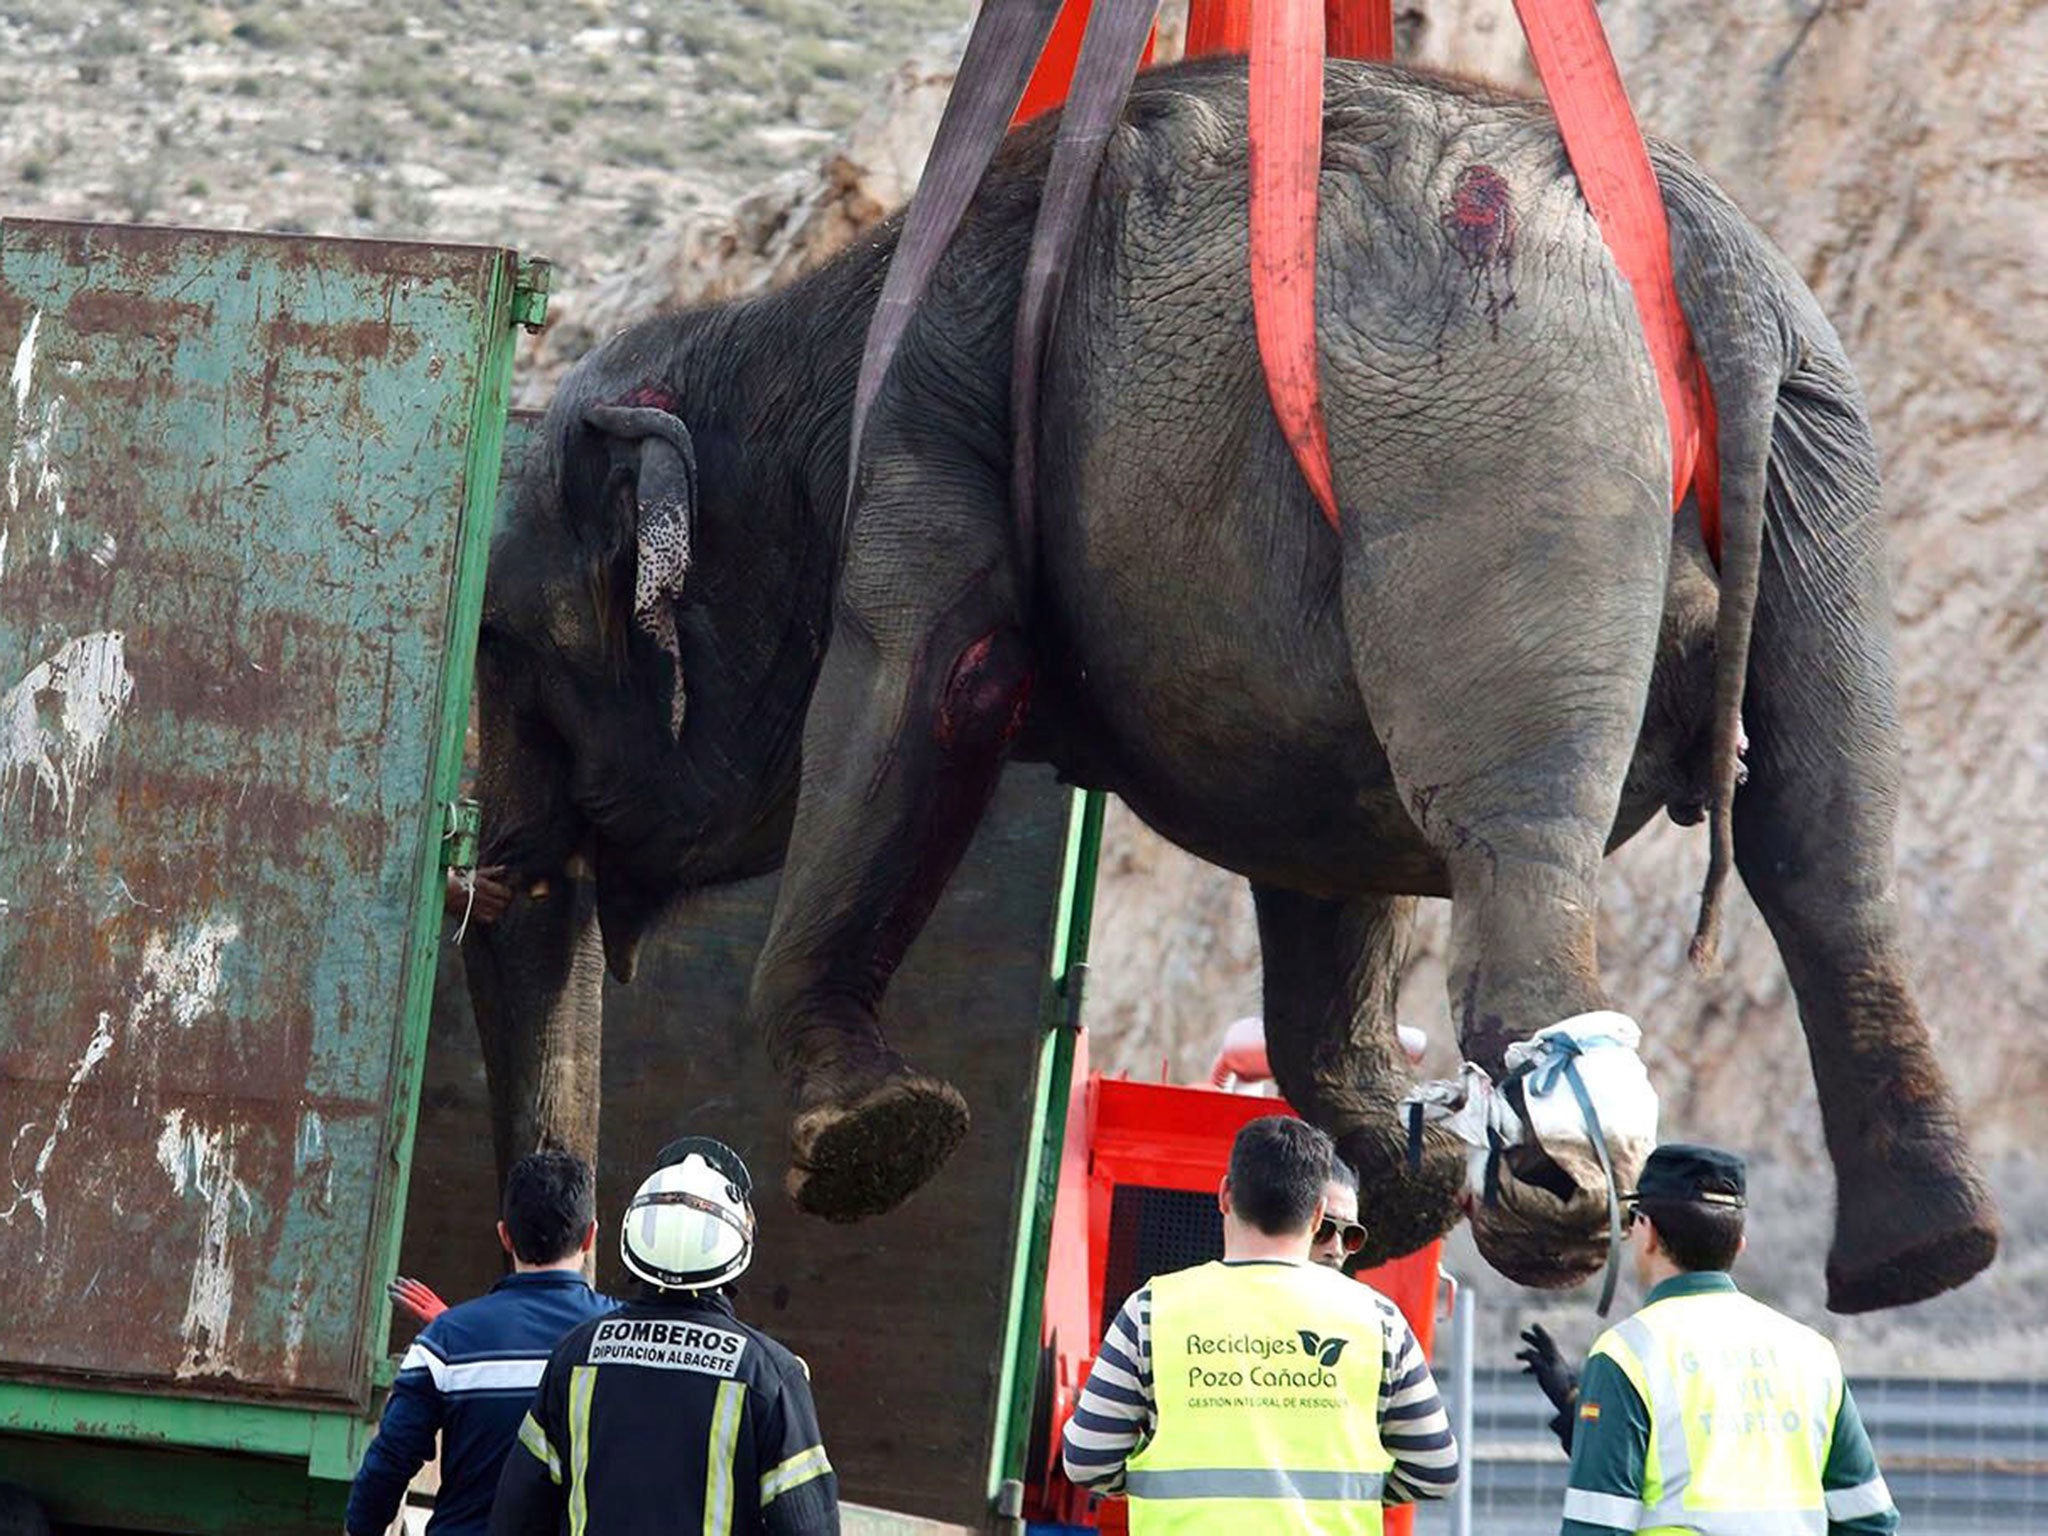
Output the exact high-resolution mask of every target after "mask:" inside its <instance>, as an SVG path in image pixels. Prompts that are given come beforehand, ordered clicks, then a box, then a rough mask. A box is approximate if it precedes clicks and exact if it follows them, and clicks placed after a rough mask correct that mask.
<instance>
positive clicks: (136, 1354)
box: [0, 220, 517, 1440]
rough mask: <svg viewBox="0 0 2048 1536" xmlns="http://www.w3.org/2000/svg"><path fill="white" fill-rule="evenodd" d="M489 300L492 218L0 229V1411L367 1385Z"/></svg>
mask: <svg viewBox="0 0 2048 1536" xmlns="http://www.w3.org/2000/svg"><path fill="white" fill-rule="evenodd" d="M516 288H517V274H516V270H515V259H514V257H513V255H512V253H511V252H509V251H504V250H497V249H487V248H481V247H454V246H434V245H413V244H405V245H401V244H392V243H384V242H372V241H341V240H317V239H306V238H282V237H271V236H261V235H243V234H228V233H216V232H204V231H189V230H168V229H143V228H111V227H106V226H92V225H72V224H59V223H42V222H32V221H15V220H9V221H6V222H5V224H4V225H0V368H5V369H7V370H8V372H7V374H6V378H5V381H4V389H5V397H4V399H0V463H4V466H5V469H4V473H5V481H6V483H5V486H4V488H0V498H4V499H0V1158H4V1171H0V1254H4V1262H0V1318H4V1319H6V1324H5V1326H4V1327H0V1383H11V1384H12V1385H11V1386H6V1387H4V1389H0V1396H4V1397H7V1398H8V1401H9V1402H10V1403H12V1404H13V1405H14V1406H15V1407H18V1406H19V1404H20V1403H21V1402H23V1401H27V1400H28V1396H29V1395H32V1394H30V1393H29V1389H28V1386H27V1385H26V1384H30V1383H41V1384H43V1386H44V1387H45V1388H47V1387H51V1386H56V1387H66V1386H69V1387H91V1388H95V1389H99V1390H100V1391H102V1392H105V1391H107V1390H109V1389H111V1390H112V1391H114V1392H117V1393H119V1392H134V1393H141V1394H144V1395H145V1396H146V1397H148V1398H151V1399H154V1400H156V1401H158V1402H169V1401H173V1400H180V1399H190V1398H199V1399H205V1398H224V1399H230V1400H239V1401H244V1402H258V1401H260V1402H264V1403H270V1404H291V1403H297V1404H300V1405H303V1406H314V1407H317V1406H320V1405H322V1404H334V1405H337V1406H339V1405H348V1406H352V1407H360V1406H361V1405H365V1404H367V1403H368V1401H369V1393H370V1384H371V1375H372V1367H373V1364H374V1357H375V1356H377V1355H378V1354H381V1351H382V1344H383V1338H382V1333H383V1327H382V1325H383V1317H384V1302H383V1298H382V1295H381V1282H382V1279H383V1277H384V1276H386V1275H388V1274H389V1272H390V1267H391V1265H392V1263H393V1262H394V1259H395V1250H396V1244H397V1238H398V1221H399V1216H400V1213H401V1211H402V1209H403V1202H404V1198H405V1171H406V1163H407V1157H408V1153H409V1149H410V1140H411V1135H412V1126H413V1111H414V1106H415V1102H416V1095H417V1088H418V1076H419V1061H420V1057H421V1054H422V1051H423V1047H424V1039H425V1026H426V1009H427V1002H428V998H429V994H430V990H431V985H432V979H433V954H432V942H433V934H434V929H435V924H436V921H437V916H438V906H439V903H438V900H437V894H438V872H437V866H438V850H439V843H440V839H441V832H442V825H443V806H444V802H445V801H446V800H447V799H448V798H449V797H450V796H452V795H453V793H454V792H455V786H456V774H457V771H458V768H459V758H460V751H461V730H462V722H463V716H464V711H465V709H466V705H467V696H468V677H469V668H470V662H471V659H472V650H473V646H474V641H475V628H476V618H477V611H478V606H479V603H480V601H481V587H482V556H483V542H484V540H485V539H486V537H487V535H488V527H489V514H490V508H491V500H490V498H491V496H492V494H493V491H494V487H495V481H496V477H497V472H498V459H499V446H500V438H501V434H502V429H503V422H504V415H505V405H506V388H507V381H508V375H509V368H510V357H511V341H512V335H513V332H512V324H511V323H512V318H513V314H514V304H515V289H516ZM38 1400H40V1401H57V1400H59V1399H57V1398H52V1397H50V1396H49V1395H48V1394H47V1393H45V1394H44V1396H43V1397H42V1398H40V1399H38ZM102 1401H103V1402H104V1401H106V1399H104V1398H103V1399H102ZM140 1417H141V1418H146V1417H147V1415H146V1414H141V1415H140ZM110 1423H111V1421H110ZM138 1423H139V1419H138V1417H137V1416H136V1415H133V1414H131V1415H129V1416H128V1419H127V1428H126V1429H124V1430H116V1431H115V1432H119V1433H128V1434H135V1433H141V1434H143V1436H144V1437H145V1438H164V1435H163V1434H162V1432H161V1431H160V1430H159V1431H151V1430H149V1429H148V1428H147V1427H146V1426H144V1427H141V1428H138ZM7 1426H11V1427H13V1428H15V1429H31V1430H33V1429H42V1430H45V1431H47V1430H49V1429H51V1428H58V1427H59V1426H45V1425H38V1424H36V1423H35V1422H34V1416H33V1415H32V1414H24V1413H21V1412H14V1411H12V1409H10V1411H9V1413H8V1414H7V1415H5V1416H4V1417H0V1427H7ZM92 1428H93V1426H92V1425H91V1424H88V1423H85V1422H83V1421H81V1422H79V1423H78V1424H77V1425H76V1426H75V1428H73V1429H71V1430H70V1431H67V1432H72V1433H78V1432H83V1433H91V1432H92ZM173 1438H175V1436H173ZM228 1438H229V1439H230V1440H232V1439H233V1437H232V1436H230V1437H228Z"/></svg>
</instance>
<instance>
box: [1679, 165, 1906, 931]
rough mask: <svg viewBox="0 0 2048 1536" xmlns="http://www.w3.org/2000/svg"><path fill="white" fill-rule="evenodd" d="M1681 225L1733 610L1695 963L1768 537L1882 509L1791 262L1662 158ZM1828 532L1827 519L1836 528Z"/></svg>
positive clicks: (1871, 454) (1735, 767)
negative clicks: (1841, 511) (1710, 417)
mask: <svg viewBox="0 0 2048 1536" xmlns="http://www.w3.org/2000/svg"><path fill="white" fill-rule="evenodd" d="M1653 156H1654V158H1655V160H1656V164H1657V172H1658V179H1659V181H1660V183H1661V184H1662V187H1663V191H1664V200H1665V206H1666V209H1667V210H1668V212H1669V213H1670V216H1671V234H1672V265H1673V272H1674V275H1675V276H1676V278H1677V282H1678V293H1679V301H1680V303H1681V304H1682V305H1683V306H1684V309H1685V313H1686V318H1687V321H1688V322H1689V323H1690V325H1691V327H1692V333H1693V340H1694V343H1695V345H1696V346H1697V347H1698V349H1699V354H1700V360H1701V362H1702V363H1704V364H1705V366H1706V370H1707V378H1708V380H1709V382H1710V383H1711V384H1712V386H1713V392H1714V404H1715V409H1716V414H1717V415H1718V418H1719V430H1718V435H1717V439H1716V441H1717V446H1718V451H1719V458H1720V480H1721V552H1720V553H1721V602H1720V610H1719V613H1718V615H1717V617H1716V622H1715V630H1714V698H1713V714H1712V760H1711V766H1710V776H1709V785H1710V794H1711V799H1710V800H1709V805H1708V812H1709V823H1708V825H1709V836H1710V841H1711V853H1710V855H1709V858H1708V864H1707V877H1706V881H1705V884H1704V886H1703V888H1702V890H1701V892H1700V907H1699V919H1698V922H1697V924H1696V926H1695V928H1694V931H1693V938H1692V946H1691V956H1692V960H1693V963H1694V964H1696V965H1700V966H1705V965H1708V964H1710V963H1711V962H1712V960H1713V958H1714V954H1715V949H1716V945H1717V943H1718V941H1719V937H1720V928H1721V908H1722V901H1723V898H1724V896H1725V894H1726V887H1727V882H1728V876H1729V874H1730V872H1731V871H1733V869H1734V868H1735V829H1734V807H1735V792H1736V789H1737V787H1738V786H1739V785H1740V783H1741V780H1742V771H1743V770H1742V737H1743V731H1742V696H1743V689H1744V686H1745V684H1746V683H1747V680H1748V676H1749V656H1750V641H1751V637H1752V635H1753V633H1754V630H1755V626H1756V616H1757V599H1758V593H1759V590H1760V587H1761V584H1762V576H1763V550H1764V531H1765V529H1766V528H1767V527H1770V526H1777V527H1779V528H1782V529H1797V528H1800V527H1802V526H1805V525H1806V524H1807V523H1808V522H1809V521H1811V520H1813V519H1814V518H1815V517H1816V515H1817V514H1818V513H1819V512H1820V509H1822V508H1824V507H1826V506H1829V505H1831V504H1835V503H1839V502H1842V501H1845V500H1853V501H1856V502H1859V503H1864V504H1872V505H1874V504H1875V501H1876V482H1877V459H1876V451H1875V448H1874V447H1873V445H1872V442H1871V438H1870V427H1869V416H1868V411H1867V409H1866V408H1865V406H1864V403H1863V397H1862V394H1861V391H1860V390H1859V389H1858V388H1857V384H1856V380H1855V376H1854V374H1853V373H1852V372H1851V371H1850V368H1849V365H1848V361H1847V358H1846V357H1845V356H1844V354H1843V351H1842V345H1841V341H1840V339H1839V338H1838V337H1837V336H1836V335H1835V333H1834V328H1833V327H1832V326H1830V325H1829V324H1828V322H1827V319H1826V317H1825V316H1824V315H1823V314H1822V313H1821V311H1820V306H1819V305H1818V304H1817V303H1816V302H1815V301H1814V298H1813V295H1812V294H1811V293H1810V292H1809V291H1808V290H1807V288H1806V285H1805V284H1804V283H1803V282H1802V281H1801V280H1800V278H1799V276H1798V274H1797V273H1796V272H1794V271H1793V269H1792V267H1791V265H1790V263H1788V262H1787V261H1786V260H1785V258H1784V256H1783V255H1782V254H1780V253H1779V252H1778V251H1777V250H1775V249H1773V248H1772V247H1771V246H1770V245H1769V243H1768V242H1766V241H1765V240H1764V239H1763V238H1762V237H1761V236H1760V235H1759V234H1758V233H1757V232H1756V230H1755V229H1754V227H1753V226H1751V224H1750V223H1749V221H1748V220H1747V219H1745V218H1744V217H1743V215H1742V214H1741V212H1740V211H1739V210H1738V209H1736V207H1735V206H1734V204H1733V203H1731V202H1730V201H1729V200H1728V198H1727V197H1726V195H1725V194H1723V193H1722V192H1721V191H1720V189H1719V188H1717V187H1715V186H1714V185H1713V183H1712V182H1710V181H1708V180H1707V178H1706V177H1705V176H1704V175H1703V174H1702V173H1701V172H1700V170H1699V168H1698V167H1697V166H1695V165H1693V164H1692V163H1691V162H1690V161H1688V160H1685V159H1684V158H1683V157H1682V156H1679V155H1677V154H1676V153H1675V152H1673V151H1670V150H1668V149H1665V148H1664V147H1663V146H1661V145H1660V146H1654V147H1653ZM1823 521H1825V519H1823Z"/></svg>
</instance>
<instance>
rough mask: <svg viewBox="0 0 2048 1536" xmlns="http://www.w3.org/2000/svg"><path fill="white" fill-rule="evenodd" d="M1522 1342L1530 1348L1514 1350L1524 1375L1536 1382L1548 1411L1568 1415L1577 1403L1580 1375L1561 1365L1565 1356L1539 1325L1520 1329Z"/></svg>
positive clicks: (1533, 1324) (1535, 1324)
mask: <svg viewBox="0 0 2048 1536" xmlns="http://www.w3.org/2000/svg"><path fill="white" fill-rule="evenodd" d="M1522 1342H1523V1343H1524V1344H1526V1345H1528V1346H1529V1347H1528V1348H1527V1349H1521V1350H1517V1351H1516V1352H1515V1358H1516V1359H1517V1360H1519V1361H1521V1362H1522V1369H1523V1371H1525V1372H1526V1373H1527V1374H1529V1375H1531V1376H1533V1377H1535V1378H1536V1385H1537V1386H1539V1387H1541V1388H1542V1389H1543V1395H1544V1396H1545V1397H1547V1398H1549V1399H1550V1406H1551V1407H1553V1408H1555V1409H1557V1410H1559V1411H1560V1412H1567V1411H1569V1410H1570V1409H1571V1407H1572V1405H1573V1404H1574V1403H1576V1402H1577V1401H1578V1397H1579V1373H1578V1372H1577V1371H1575V1370H1573V1369H1572V1368H1571V1367H1570V1366H1568V1365H1566V1364H1565V1363H1564V1356H1563V1355H1561V1354H1559V1353H1558V1352H1557V1341H1556V1340H1555V1339H1553V1338H1551V1336H1550V1334H1549V1333H1548V1332H1547V1331H1546V1330H1545V1329H1544V1327H1543V1325H1542V1324H1541V1323H1531V1324H1530V1325H1529V1326H1528V1327H1527V1328H1525V1329H1523V1330H1522Z"/></svg>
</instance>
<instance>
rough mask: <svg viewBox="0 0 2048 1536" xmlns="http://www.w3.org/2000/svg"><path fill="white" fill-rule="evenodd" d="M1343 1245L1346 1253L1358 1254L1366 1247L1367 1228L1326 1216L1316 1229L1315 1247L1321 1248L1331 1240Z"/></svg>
mask: <svg viewBox="0 0 2048 1536" xmlns="http://www.w3.org/2000/svg"><path fill="white" fill-rule="evenodd" d="M1333 1237H1334V1238H1336V1239H1337V1241H1338V1242H1339V1243H1341V1244H1343V1247H1344V1251H1345V1252H1346V1253H1356V1252H1358V1250H1359V1249H1361V1248H1363V1247H1364V1246H1365V1228H1364V1227H1362V1226H1360V1225H1359V1224H1358V1223H1357V1222H1355V1221H1338V1220H1336V1219H1334V1218H1332V1217H1329V1216H1325V1217H1324V1218H1323V1220H1322V1224H1321V1225H1320V1226H1318V1227H1317V1228H1316V1240H1315V1246H1316V1247H1318V1248H1320V1247H1322V1246H1323V1244H1325V1243H1327V1242H1328V1241H1329V1240H1330V1239H1331V1238H1333Z"/></svg>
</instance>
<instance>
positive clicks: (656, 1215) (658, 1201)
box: [619, 1136, 754, 1291]
mask: <svg viewBox="0 0 2048 1536" xmlns="http://www.w3.org/2000/svg"><path fill="white" fill-rule="evenodd" d="M752 1193H753V1180H752V1179H751V1178H749V1177H748V1175H747V1165H746V1164H745V1163H743V1162H741V1161H740V1156H739V1154H738V1153H737V1152H735V1151H733V1149H732V1148H731V1147H728V1146H727V1145H726V1144H725V1143H724V1142H722V1141H713V1140H712V1139H711V1138H710V1137H709V1136H685V1137H683V1139H682V1140H680V1141H672V1142H670V1143H669V1144H668V1145H667V1146H665V1147H663V1148H662V1149H661V1153H660V1155H659V1157H658V1158H657V1159H656V1166H655V1169H654V1172H652V1173H650V1174H649V1175H648V1176H647V1177H646V1179H645V1180H644V1181H642V1183H641V1185H640V1188H639V1189H638V1190H637V1191H636V1192H635V1193H634V1195H633V1199H632V1202H631V1203H630V1204H629V1205H627V1207H626V1215H625V1218H624V1219H623V1220H622V1221H621V1222H620V1223H619V1257H620V1258H621V1259H623V1260H625V1262H626V1268H628V1269H630V1270H631V1271H632V1272H633V1273H634V1274H636V1275H638V1276H639V1277H640V1278H641V1279H642V1280H645V1281H646V1282H647V1283H648V1284H649V1285H652V1286H658V1287H659V1288H661V1289H662V1290H666V1291H708V1290H710V1289H712V1288H713V1287H714V1286H720V1285H723V1284H725V1282H726V1281H728V1280H732V1279H735V1278H737V1277H738V1276H739V1275H740V1274H741V1273H742V1272H743V1271H744V1270H745V1269H746V1267H747V1265H748V1264H750V1263H752V1262H753V1258H754V1207H753V1206H752V1204H750V1203H749V1200H748V1196H749V1195H751V1194H752Z"/></svg>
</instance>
